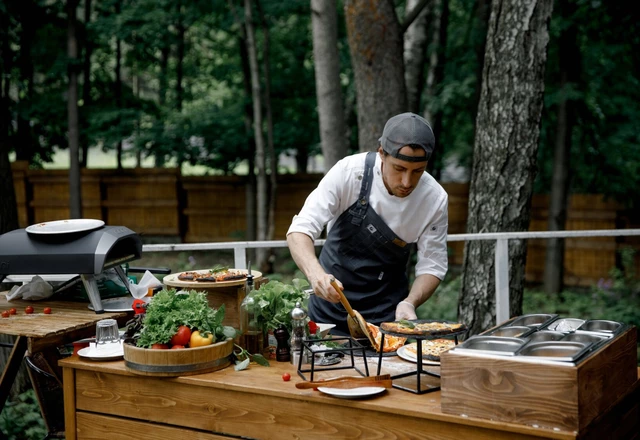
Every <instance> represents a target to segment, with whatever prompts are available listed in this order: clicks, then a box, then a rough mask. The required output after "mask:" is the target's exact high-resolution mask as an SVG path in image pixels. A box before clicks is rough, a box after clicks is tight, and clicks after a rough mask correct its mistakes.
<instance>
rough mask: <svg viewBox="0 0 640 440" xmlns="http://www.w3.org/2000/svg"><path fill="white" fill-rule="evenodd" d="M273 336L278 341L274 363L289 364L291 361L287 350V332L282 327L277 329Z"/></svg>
mask: <svg viewBox="0 0 640 440" xmlns="http://www.w3.org/2000/svg"><path fill="white" fill-rule="evenodd" d="M273 335H274V336H275V337H276V341H278V344H277V348H276V361H278V362H289V361H290V360H291V352H290V350H289V332H288V331H287V329H286V327H285V326H284V325H281V326H280V327H278V328H277V329H276V330H275V331H274V332H273Z"/></svg>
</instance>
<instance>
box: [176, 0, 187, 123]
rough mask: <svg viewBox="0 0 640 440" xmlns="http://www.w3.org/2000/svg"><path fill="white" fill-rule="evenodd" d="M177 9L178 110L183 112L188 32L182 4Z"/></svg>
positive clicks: (179, 3)
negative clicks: (186, 37) (185, 51)
mask: <svg viewBox="0 0 640 440" xmlns="http://www.w3.org/2000/svg"><path fill="white" fill-rule="evenodd" d="M177 9H178V10H177V15H178V22H177V23H176V33H177V35H176V45H177V48H176V109H177V110H178V111H179V112H181V111H182V101H183V99H184V90H183V85H182V82H183V81H182V79H183V76H184V75H183V66H184V50H185V49H184V38H185V34H186V32H187V30H186V27H185V25H184V16H183V11H182V2H178V5H177Z"/></svg>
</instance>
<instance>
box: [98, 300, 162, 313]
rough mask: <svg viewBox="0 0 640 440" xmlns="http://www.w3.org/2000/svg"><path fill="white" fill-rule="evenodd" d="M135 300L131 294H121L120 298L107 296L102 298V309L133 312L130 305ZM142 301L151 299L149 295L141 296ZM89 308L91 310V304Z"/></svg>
mask: <svg viewBox="0 0 640 440" xmlns="http://www.w3.org/2000/svg"><path fill="white" fill-rule="evenodd" d="M134 300H135V298H134V297H132V296H123V297H120V298H107V299H103V300H102V309H103V310H104V311H105V312H133V309H132V308H131V305H132V304H133V301H134ZM142 300H143V301H145V302H147V303H148V302H149V301H151V297H148V296H145V297H144V298H142ZM87 307H89V310H93V305H92V304H89V305H88V306H87Z"/></svg>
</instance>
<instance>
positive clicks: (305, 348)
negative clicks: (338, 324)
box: [298, 337, 369, 381]
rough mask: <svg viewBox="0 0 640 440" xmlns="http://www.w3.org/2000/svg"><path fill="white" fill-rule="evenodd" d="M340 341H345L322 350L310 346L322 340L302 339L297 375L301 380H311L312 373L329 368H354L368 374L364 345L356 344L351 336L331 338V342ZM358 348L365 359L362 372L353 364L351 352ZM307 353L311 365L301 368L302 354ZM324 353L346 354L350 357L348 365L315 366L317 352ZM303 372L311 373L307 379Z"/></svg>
mask: <svg viewBox="0 0 640 440" xmlns="http://www.w3.org/2000/svg"><path fill="white" fill-rule="evenodd" d="M340 341H346V342H345V344H344V346H341V347H338V348H327V349H324V350H315V351H314V350H313V349H312V348H311V346H312V345H314V344H317V343H318V342H320V343H321V342H322V341H321V340H318V339H303V340H302V346H301V347H300V356H298V376H300V377H301V378H302V379H303V380H309V381H313V375H314V373H315V372H316V371H331V370H356V371H357V372H358V373H359V374H360V375H361V376H369V366H368V365H367V362H366V359H367V358H366V355H365V349H366V347H364V346H362V345H360V344H358V343H357V342H356V341H355V340H354V339H353V338H350V337H344V338H335V337H334V338H332V339H331V342H333V343H338V344H340ZM356 350H359V351H362V357H363V358H364V359H365V362H364V369H365V372H364V373H363V372H362V370H360V369H359V368H358V367H356V364H355V357H354V355H353V352H354V351H356ZM306 353H309V357H310V361H309V363H310V364H311V366H310V367H309V368H307V369H303V368H302V364H303V360H304V355H305V354H306ZM325 353H340V354H342V355H347V356H349V357H350V359H351V364H350V365H343V366H340V367H325V368H317V366H316V356H315V355H317V354H325ZM304 373H311V377H310V378H309V379H307V378H306V377H305V375H304Z"/></svg>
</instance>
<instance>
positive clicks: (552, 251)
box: [544, 0, 580, 293]
mask: <svg viewBox="0 0 640 440" xmlns="http://www.w3.org/2000/svg"><path fill="white" fill-rule="evenodd" d="M558 6H559V7H560V13H561V15H562V17H563V21H564V20H566V22H567V23H569V26H568V27H567V28H564V29H563V31H562V32H561V34H560V41H559V48H558V52H559V53H558V59H559V67H560V91H561V93H560V102H559V103H558V121H557V123H556V133H555V146H554V157H553V180H552V185H551V198H550V203H549V223H548V228H549V231H562V230H564V229H566V221H567V203H568V200H569V187H570V185H569V181H570V174H571V173H570V157H571V133H572V131H573V126H574V123H575V111H576V106H575V101H574V100H573V99H572V98H570V97H569V96H568V94H569V93H570V90H571V89H572V88H574V86H575V85H576V83H577V82H578V81H579V76H580V52H579V49H578V44H577V29H576V25H575V20H574V19H573V14H574V13H575V9H576V8H575V4H574V3H572V2H569V1H566V0H562V1H560V2H559V3H558ZM563 92H564V93H563ZM564 245H565V240H564V239H562V238H551V239H549V240H547V252H546V258H545V264H544V290H545V292H547V293H560V292H561V291H562V287H563V278H564Z"/></svg>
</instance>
